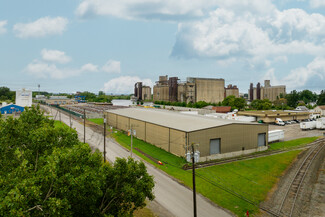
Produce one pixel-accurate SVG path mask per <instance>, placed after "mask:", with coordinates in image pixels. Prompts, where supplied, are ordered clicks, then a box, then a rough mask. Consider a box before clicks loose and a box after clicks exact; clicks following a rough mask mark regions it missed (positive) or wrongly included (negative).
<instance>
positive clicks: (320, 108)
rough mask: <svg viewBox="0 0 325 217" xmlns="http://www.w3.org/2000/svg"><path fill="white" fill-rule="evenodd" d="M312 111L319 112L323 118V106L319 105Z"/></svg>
mask: <svg viewBox="0 0 325 217" xmlns="http://www.w3.org/2000/svg"><path fill="white" fill-rule="evenodd" d="M314 110H315V112H319V113H320V115H321V116H325V105H319V106H317V107H316V108H315V109H314Z"/></svg>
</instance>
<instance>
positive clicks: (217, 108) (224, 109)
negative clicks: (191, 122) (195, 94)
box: [212, 106, 231, 113]
mask: <svg viewBox="0 0 325 217" xmlns="http://www.w3.org/2000/svg"><path fill="white" fill-rule="evenodd" d="M212 110H215V111H216V113H228V112H231V106H214V107H212Z"/></svg>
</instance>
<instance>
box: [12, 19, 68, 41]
mask: <svg viewBox="0 0 325 217" xmlns="http://www.w3.org/2000/svg"><path fill="white" fill-rule="evenodd" d="M67 24H68V20H67V19H66V18H64V17H55V18H51V17H42V18H40V19H38V20H36V21H34V22H31V23H17V24H15V25H14V28H13V29H14V31H15V33H16V36H17V37H19V38H39V37H44V36H47V35H61V34H62V33H63V31H64V30H66V26H67Z"/></svg>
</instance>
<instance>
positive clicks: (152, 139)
mask: <svg viewBox="0 0 325 217" xmlns="http://www.w3.org/2000/svg"><path fill="white" fill-rule="evenodd" d="M146 125H147V126H146V142H148V143H150V144H153V145H155V146H157V147H159V148H162V149H164V150H166V151H168V142H169V129H168V128H166V127H161V126H157V125H154V124H150V123H147V124H146Z"/></svg>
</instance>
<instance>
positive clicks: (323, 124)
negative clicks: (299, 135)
mask: <svg viewBox="0 0 325 217" xmlns="http://www.w3.org/2000/svg"><path fill="white" fill-rule="evenodd" d="M316 129H320V130H324V129H325V118H319V119H318V120H317V121H316Z"/></svg>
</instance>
